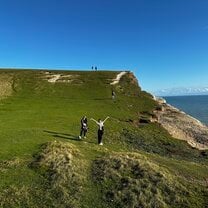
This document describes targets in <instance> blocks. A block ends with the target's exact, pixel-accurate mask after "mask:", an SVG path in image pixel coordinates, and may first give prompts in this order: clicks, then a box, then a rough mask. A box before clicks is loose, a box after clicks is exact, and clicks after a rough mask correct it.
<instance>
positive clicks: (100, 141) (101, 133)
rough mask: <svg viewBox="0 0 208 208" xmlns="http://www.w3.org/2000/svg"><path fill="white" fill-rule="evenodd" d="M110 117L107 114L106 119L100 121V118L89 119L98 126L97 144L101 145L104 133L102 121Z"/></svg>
mask: <svg viewBox="0 0 208 208" xmlns="http://www.w3.org/2000/svg"><path fill="white" fill-rule="evenodd" d="M109 118H110V117H109V116H107V117H106V119H105V120H104V121H102V120H101V119H98V121H96V120H95V119H93V118H91V119H90V120H92V121H94V122H95V123H96V124H97V125H98V126H99V128H98V144H99V145H103V142H102V139H103V134H104V123H105V122H106V121H107V120H108V119H109Z"/></svg>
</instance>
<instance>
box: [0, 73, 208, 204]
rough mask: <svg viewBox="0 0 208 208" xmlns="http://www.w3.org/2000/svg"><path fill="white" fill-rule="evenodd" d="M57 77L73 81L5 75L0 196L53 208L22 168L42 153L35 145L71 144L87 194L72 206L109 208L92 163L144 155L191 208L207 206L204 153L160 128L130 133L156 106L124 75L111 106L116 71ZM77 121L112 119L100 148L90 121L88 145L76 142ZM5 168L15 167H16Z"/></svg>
mask: <svg viewBox="0 0 208 208" xmlns="http://www.w3.org/2000/svg"><path fill="white" fill-rule="evenodd" d="M1 73H8V72H5V71H0V75H1ZM57 73H60V72H57ZM61 73H62V74H72V75H79V77H76V78H75V81H74V82H72V83H49V82H47V81H46V80H44V77H45V74H44V72H41V71H10V74H13V75H12V76H14V83H15V84H14V90H15V91H14V92H13V95H12V96H10V97H8V98H7V99H3V100H2V101H1V103H0V107H1V108H0V116H1V120H0V131H1V134H0V135H1V136H0V161H1V163H0V178H1V180H0V191H1V192H2V193H3V194H2V196H7V198H9V197H11V194H10V193H9V191H8V193H7V191H6V193H5V190H8V189H9V188H11V187H12V189H18V190H20V193H21V190H22V192H24V191H25V190H27V189H30V190H33V189H35V190H38V191H37V194H34V197H32V198H27V200H28V201H29V202H28V203H26V205H25V207H27V206H28V204H30V207H38V206H39V205H40V204H42V206H43V204H45V207H51V204H53V203H52V202H51V199H53V195H49V196H48V197H40V196H41V194H42V195H43V194H44V192H45V191H46V190H47V187H46V186H47V184H46V181H45V178H44V177H43V176H42V175H41V173H40V171H38V170H34V169H33V168H31V167H30V166H29V165H28V164H30V162H31V161H33V156H34V154H36V153H37V152H38V151H40V145H41V144H43V143H45V142H48V141H54V140H57V141H63V142H66V143H71V144H73V145H75V146H76V148H77V149H78V150H79V151H80V155H79V156H78V157H77V159H78V161H77V163H78V165H79V166H80V172H81V174H83V175H85V176H86V177H87V178H88V180H86V182H85V183H84V191H83V193H85V194H82V195H81V196H80V198H79V200H78V202H76V203H77V205H76V206H77V207H93V206H94V207H107V205H106V204H105V201H103V200H101V198H102V196H101V195H102V191H101V190H100V186H99V185H96V184H95V183H94V182H93V181H92V178H91V174H90V173H91V164H92V162H93V160H95V159H97V158H99V157H101V156H103V155H106V154H111V153H115V152H137V153H139V154H140V155H144V156H145V157H146V158H147V160H149V161H151V162H152V163H154V164H157V165H159V166H160V167H161V168H164V169H165V170H168V171H169V172H170V173H171V174H172V175H173V176H174V177H176V178H177V180H178V181H181V183H183V184H185V186H186V188H187V189H188V190H193V191H192V193H194V194H192V195H191V197H190V199H191V200H192V201H193V207H203V206H205V203H206V202H205V196H203V194H204V195H206V194H207V193H205V192H203V190H205V186H206V185H207V184H206V183H207V181H206V180H207V173H208V166H207V164H208V158H207V156H206V155H207V152H205V154H202V153H201V152H200V151H198V150H195V149H193V148H190V147H189V146H188V145H187V144H186V143H185V142H182V141H178V140H175V139H173V138H172V137H171V136H170V135H169V134H168V133H167V132H166V131H165V130H164V129H162V128H161V127H160V126H159V125H156V124H149V125H145V126H140V127H136V126H135V125H134V124H133V123H132V122H131V121H133V120H136V119H137V118H138V112H144V111H147V112H150V111H152V110H153V109H154V108H155V106H156V103H154V101H153V100H152V99H151V98H150V96H149V95H148V94H147V93H145V92H142V91H140V89H139V88H138V87H136V86H135V85H133V84H132V83H131V82H130V78H129V77H128V76H124V77H123V78H122V79H121V82H120V84H119V85H116V86H115V87H114V88H115V90H116V94H117V100H116V102H113V101H112V100H111V88H112V86H110V85H109V83H110V82H111V79H113V78H115V76H116V74H117V72H61ZM83 115H87V117H88V118H90V117H94V118H95V119H98V118H104V117H106V116H108V115H109V116H110V117H111V119H110V120H109V121H108V122H106V125H105V126H106V127H105V129H106V131H105V135H104V144H105V145H104V146H103V147H100V146H98V145H97V141H96V129H97V127H96V126H95V124H94V123H91V122H90V123H89V127H90V129H89V133H88V137H87V139H86V140H85V141H78V140H77V135H78V134H79V130H80V126H79V124H80V118H81V117H82V116H83ZM203 155H205V156H203ZM15 158H16V160H14V159H15ZM79 160H81V161H82V163H79ZM5 161H14V162H13V163H14V164H12V165H10V164H7V163H6V162H5ZM38 193H39V194H38ZM20 195H21V194H20ZM36 195H37V196H36ZM20 198H21V196H20ZM11 199H12V198H11ZM23 201H24V200H23ZM7 203H8V204H9V203H10V202H5V204H7ZM22 203H23V202H20V201H18V200H17V202H14V203H13V204H12V205H11V204H10V206H13V207H22V206H23V205H22ZM5 204H4V205H5ZM7 207H9V205H8V206H7ZM63 207H64V205H63ZM179 207H180V206H179Z"/></svg>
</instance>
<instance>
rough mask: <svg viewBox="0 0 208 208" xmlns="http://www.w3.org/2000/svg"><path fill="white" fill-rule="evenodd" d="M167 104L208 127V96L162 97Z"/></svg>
mask: <svg viewBox="0 0 208 208" xmlns="http://www.w3.org/2000/svg"><path fill="white" fill-rule="evenodd" d="M162 98H164V99H165V100H166V101H167V103H169V104H171V105H172V106H174V107H176V108H178V109H180V110H182V111H184V112H185V113H187V114H189V115H191V116H193V117H194V118H196V119H198V120H199V121H201V122H202V123H204V124H206V125H208V95H185V96H184V95H183V96H182V95H179V96H162Z"/></svg>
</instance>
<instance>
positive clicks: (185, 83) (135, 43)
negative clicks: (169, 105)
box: [0, 0, 208, 91]
mask: <svg viewBox="0 0 208 208" xmlns="http://www.w3.org/2000/svg"><path fill="white" fill-rule="evenodd" d="M92 65H97V66H98V68H100V69H130V70H131V71H133V72H134V73H135V74H136V76H137V78H138V79H139V82H140V84H141V86H142V87H143V88H144V89H145V90H148V91H156V90H160V89H166V88H174V87H194V86H196V87H199V86H207V85H208V1H207V0H199V1H197V0H0V67H17V68H22V67H23V68H51V69H55V68H59V69H90V68H91V66H92Z"/></svg>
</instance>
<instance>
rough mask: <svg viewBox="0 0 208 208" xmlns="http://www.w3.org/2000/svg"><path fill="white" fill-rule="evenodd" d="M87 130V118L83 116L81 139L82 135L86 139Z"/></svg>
mask: <svg viewBox="0 0 208 208" xmlns="http://www.w3.org/2000/svg"><path fill="white" fill-rule="evenodd" d="M87 130H88V125H87V117H86V116H83V117H82V119H81V130H80V135H79V139H81V138H82V135H83V136H84V138H86V134H87Z"/></svg>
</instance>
